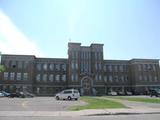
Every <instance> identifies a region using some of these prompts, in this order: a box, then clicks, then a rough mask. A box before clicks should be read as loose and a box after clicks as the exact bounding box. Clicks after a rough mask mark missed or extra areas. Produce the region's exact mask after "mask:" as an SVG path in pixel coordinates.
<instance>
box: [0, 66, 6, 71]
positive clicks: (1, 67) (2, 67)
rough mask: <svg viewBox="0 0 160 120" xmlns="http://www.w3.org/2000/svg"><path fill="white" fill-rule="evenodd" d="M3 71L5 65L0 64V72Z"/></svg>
mask: <svg viewBox="0 0 160 120" xmlns="http://www.w3.org/2000/svg"><path fill="white" fill-rule="evenodd" d="M3 71H5V67H4V66H3V65H0V73H1V72H3Z"/></svg>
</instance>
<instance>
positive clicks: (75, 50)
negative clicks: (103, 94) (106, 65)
mask: <svg viewBox="0 0 160 120" xmlns="http://www.w3.org/2000/svg"><path fill="white" fill-rule="evenodd" d="M68 63H69V76H68V78H69V80H68V86H69V87H70V88H77V89H79V90H80V92H81V94H82V95H93V94H95V92H96V89H95V87H96V85H97V83H96V82H100V81H102V79H103V70H102V66H103V44H91V45H90V46H81V43H68Z"/></svg>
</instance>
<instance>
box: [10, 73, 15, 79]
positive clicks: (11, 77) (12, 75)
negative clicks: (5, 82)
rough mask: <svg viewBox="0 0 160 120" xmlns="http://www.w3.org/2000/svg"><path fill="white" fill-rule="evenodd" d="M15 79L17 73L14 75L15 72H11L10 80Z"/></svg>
mask: <svg viewBox="0 0 160 120" xmlns="http://www.w3.org/2000/svg"><path fill="white" fill-rule="evenodd" d="M14 77H15V73H14V72H11V73H10V80H14Z"/></svg>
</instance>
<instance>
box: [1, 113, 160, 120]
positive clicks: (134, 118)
mask: <svg viewBox="0 0 160 120" xmlns="http://www.w3.org/2000/svg"><path fill="white" fill-rule="evenodd" d="M159 118H160V114H148V115H143V114H142V115H114V116H113V115H109V116H76V117H61V116H58V117H47V116H46V117H23V116H22V117H0V120H159Z"/></svg>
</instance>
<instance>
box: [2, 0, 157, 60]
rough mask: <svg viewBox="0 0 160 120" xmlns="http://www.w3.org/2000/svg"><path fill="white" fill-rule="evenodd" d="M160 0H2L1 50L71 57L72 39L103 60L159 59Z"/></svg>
mask: <svg viewBox="0 0 160 120" xmlns="http://www.w3.org/2000/svg"><path fill="white" fill-rule="evenodd" d="M159 6H160V1H159V0H0V51H1V52H2V54H26V55H35V56H36V57H47V58H67V57H68V55H67V49H68V42H80V43H82V45H83V46H90V44H91V43H102V44H104V59H117V60H130V59H133V58H147V59H159V58H160V7H159Z"/></svg>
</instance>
